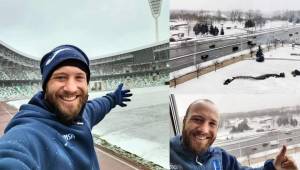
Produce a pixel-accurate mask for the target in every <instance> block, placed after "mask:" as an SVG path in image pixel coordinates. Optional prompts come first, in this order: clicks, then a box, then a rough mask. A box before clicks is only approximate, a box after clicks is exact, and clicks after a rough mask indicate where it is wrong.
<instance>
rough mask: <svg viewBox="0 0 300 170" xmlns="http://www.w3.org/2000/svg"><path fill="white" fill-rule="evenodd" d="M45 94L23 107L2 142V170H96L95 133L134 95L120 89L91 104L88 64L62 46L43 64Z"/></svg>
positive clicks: (70, 48)
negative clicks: (102, 123)
mask: <svg viewBox="0 0 300 170" xmlns="http://www.w3.org/2000/svg"><path fill="white" fill-rule="evenodd" d="M40 69H41V74H42V87H43V91H41V92H38V93H37V94H36V95H34V96H33V98H32V99H31V100H30V101H29V103H28V104H25V105H22V106H21V107H20V111H19V112H18V113H17V114H16V115H15V116H14V118H13V119H12V120H11V122H10V123H9V124H8V126H7V127H6V129H5V134H4V136H3V137H2V138H1V139H0V169H6V170H8V169H11V170H21V169H22V170H54V169H55V170H72V169H78V170H97V169H99V165H98V161H97V157H96V153H95V150H94V143H93V138H92V134H91V130H92V127H93V126H94V125H96V124H97V123H98V122H99V121H101V120H102V119H103V118H104V116H105V115H106V114H107V113H108V112H109V111H110V110H111V109H112V108H114V107H115V106H116V105H120V106H122V107H124V106H126V104H125V103H124V102H128V101H130V99H129V97H130V96H131V95H132V94H131V93H130V90H122V84H121V85H119V86H118V88H117V89H116V90H115V91H114V92H112V93H109V94H107V95H105V96H103V97H101V98H96V99H94V100H89V101H88V83H89V80H90V69H89V59H88V57H87V56H86V54H85V53H84V52H83V51H82V50H80V49H79V48H77V47H75V46H72V45H62V46H59V47H56V48H54V49H53V50H52V51H50V52H49V53H47V54H46V55H45V56H44V57H43V58H42V60H41V63H40Z"/></svg>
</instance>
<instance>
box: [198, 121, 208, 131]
mask: <svg viewBox="0 0 300 170" xmlns="http://www.w3.org/2000/svg"><path fill="white" fill-rule="evenodd" d="M209 129H210V128H209V123H208V122H203V123H202V124H201V125H200V126H199V130H201V131H202V133H209Z"/></svg>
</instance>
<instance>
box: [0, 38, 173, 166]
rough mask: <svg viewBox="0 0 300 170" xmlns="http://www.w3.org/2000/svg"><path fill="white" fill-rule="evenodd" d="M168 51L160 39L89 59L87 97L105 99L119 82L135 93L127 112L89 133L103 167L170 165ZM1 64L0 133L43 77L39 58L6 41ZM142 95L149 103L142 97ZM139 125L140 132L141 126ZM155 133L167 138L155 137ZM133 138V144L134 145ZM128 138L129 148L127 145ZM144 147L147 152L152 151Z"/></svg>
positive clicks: (117, 113) (1, 48) (120, 111)
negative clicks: (34, 57) (89, 78)
mask: <svg viewBox="0 0 300 170" xmlns="http://www.w3.org/2000/svg"><path fill="white" fill-rule="evenodd" d="M168 48H169V43H168V41H163V42H157V43H154V44H149V45H147V46H142V47H138V48H135V49H131V50H128V51H123V52H118V53H114V54H110V55H106V56H99V57H94V58H95V59H93V60H91V61H90V69H91V81H90V83H89V94H90V95H89V98H94V97H99V96H101V95H104V94H105V93H107V92H108V91H110V90H113V89H115V88H116V87H117V85H118V84H120V83H121V82H123V83H124V85H125V87H126V88H128V89H131V90H132V92H133V93H134V97H133V98H132V102H131V103H132V104H131V103H130V104H129V106H128V107H126V109H118V108H117V109H115V110H116V111H115V110H114V111H112V112H113V113H110V114H109V115H108V116H106V118H105V121H103V122H104V123H101V122H100V123H99V125H97V126H96V127H94V129H93V135H94V140H95V141H96V142H95V146H96V151H97V155H98V156H99V157H100V159H98V160H100V165H101V169H111V168H112V167H111V165H112V164H113V165H114V166H115V167H114V168H116V169H120V168H122V169H140V168H142V169H153V168H155V169H161V168H162V167H167V166H168V159H167V158H168V146H167V145H166V144H165V142H166V141H167V140H168V133H169V128H168V117H167V114H166V113H167V112H168V107H167V106H168V101H167V97H166V96H167V95H168V86H166V85H168V76H169V65H168V59H169V52H168ZM0 65H1V66H0V102H1V104H0V106H1V108H0V111H1V112H0V116H1V125H0V134H1V135H2V134H3V131H4V128H5V127H6V125H7V123H8V122H9V120H10V119H11V117H12V116H13V115H14V114H15V113H16V111H17V109H18V107H19V106H20V105H21V104H24V103H27V102H28V100H29V99H30V98H31V97H32V96H33V95H34V94H35V93H36V92H37V91H39V90H41V75H40V70H39V61H38V60H36V59H33V58H32V57H31V56H29V55H26V54H23V53H22V52H20V51H17V50H15V49H14V48H13V47H11V46H9V45H8V44H5V43H4V42H1V44H0ZM145 95H147V96H148V97H149V99H148V100H145V99H144V96H145ZM155 96H158V98H160V100H157V99H155V98H157V97H155ZM151 100H155V101H152V102H151ZM152 109H154V110H152ZM123 112H126V114H125V113H123ZM124 122H127V123H126V124H125V123H124ZM141 124H142V125H143V126H144V128H140V127H141ZM116 125H118V126H116ZM145 127H149V128H145ZM124 129H126V130H124ZM149 129H151V130H149ZM158 133H160V134H163V135H162V136H165V138H164V137H161V136H157V135H156V134H158ZM164 133H165V134H164ZM153 136H156V137H155V138H153ZM116 137H117V138H118V139H116ZM120 138H122V140H120ZM133 139H135V140H136V142H134V143H132V140H133ZM129 140H130V143H131V144H128V141H129ZM122 142H123V143H122ZM126 142H127V143H126ZM136 145H138V146H139V147H136ZM143 148H144V149H143ZM145 148H151V151H150V150H149V149H148V150H145ZM162 157H163V158H162Z"/></svg>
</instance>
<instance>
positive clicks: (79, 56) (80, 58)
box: [40, 45, 90, 91]
mask: <svg viewBox="0 0 300 170" xmlns="http://www.w3.org/2000/svg"><path fill="white" fill-rule="evenodd" d="M69 61H73V62H69ZM74 62H76V66H77V67H79V68H80V69H82V70H83V71H85V73H86V77H87V83H89V80H90V68H89V59H88V57H87V56H86V54H85V53H84V52H83V51H82V50H81V49H79V48H78V47H75V46H73V45H61V46H58V47H56V48H54V49H53V50H52V51H50V52H49V53H47V54H45V55H44V56H43V58H42V60H41V63H40V69H41V74H42V83H43V85H42V87H43V90H44V91H45V89H46V84H47V82H48V80H49V79H50V77H51V75H52V73H53V72H54V71H55V70H56V69H58V68H59V67H60V66H62V64H63V65H64V66H66V65H68V63H74Z"/></svg>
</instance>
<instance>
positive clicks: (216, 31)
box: [214, 26, 219, 36]
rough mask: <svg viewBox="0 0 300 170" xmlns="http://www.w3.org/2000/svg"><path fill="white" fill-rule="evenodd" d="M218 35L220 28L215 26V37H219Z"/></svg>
mask: <svg viewBox="0 0 300 170" xmlns="http://www.w3.org/2000/svg"><path fill="white" fill-rule="evenodd" d="M217 35H219V29H218V27H216V26H215V29H214V36H217Z"/></svg>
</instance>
